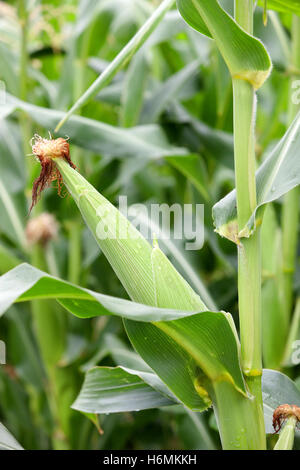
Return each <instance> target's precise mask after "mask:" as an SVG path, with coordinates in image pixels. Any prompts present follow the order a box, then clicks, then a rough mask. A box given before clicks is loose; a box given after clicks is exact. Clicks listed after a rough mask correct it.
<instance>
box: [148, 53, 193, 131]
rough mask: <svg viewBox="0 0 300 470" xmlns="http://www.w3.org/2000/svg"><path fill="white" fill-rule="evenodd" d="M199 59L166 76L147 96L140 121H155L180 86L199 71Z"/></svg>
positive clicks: (174, 96) (178, 90)
mask: <svg viewBox="0 0 300 470" xmlns="http://www.w3.org/2000/svg"><path fill="white" fill-rule="evenodd" d="M199 66H200V61H199V60H195V61H194V62H191V63H190V64H188V65H186V66H185V67H184V68H183V69H182V70H179V72H177V73H176V74H174V75H172V76H171V77H170V78H168V79H167V80H166V81H165V82H164V83H163V84H162V85H161V86H159V87H158V89H157V90H155V92H154V93H153V94H152V95H151V96H150V97H149V98H148V100H147V101H146V103H145V105H144V108H143V110H142V115H141V122H142V123H143V124H148V123H151V122H156V121H157V120H158V118H159V116H160V114H161V113H162V112H163V111H164V109H165V108H166V106H167V104H168V103H169V102H170V101H171V100H172V99H174V98H176V95H177V94H178V93H179V92H180V91H181V89H182V87H183V86H184V85H185V84H186V83H187V82H188V81H190V80H193V79H194V78H195V76H196V73H197V72H198V71H199Z"/></svg>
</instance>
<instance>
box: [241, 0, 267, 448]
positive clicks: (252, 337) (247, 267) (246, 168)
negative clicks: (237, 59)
mask: <svg viewBox="0 0 300 470" xmlns="http://www.w3.org/2000/svg"><path fill="white" fill-rule="evenodd" d="M235 19H236V21H237V23H239V24H240V25H241V26H242V27H243V28H244V29H245V30H246V31H247V32H248V33H250V34H251V33H252V32H253V1H252V0H236V1H235ZM233 96H234V154H235V176H236V191H237V214H238V229H239V231H241V230H242V229H243V228H244V227H245V225H246V223H247V222H248V220H249V218H250V216H251V214H252V213H253V211H254V209H255V207H256V180H255V168H256V160H255V108H256V97H255V91H254V89H253V87H252V86H251V85H250V84H249V83H248V82H246V81H244V80H237V79H234V80H233ZM238 266H239V270H238V292H239V317H240V336H241V359H242V368H243V371H244V374H245V375H246V380H247V384H248V387H249V389H250V392H251V393H252V395H253V396H254V398H255V399H254V404H253V406H254V408H255V410H254V411H253V410H252V413H254V422H253V426H254V428H255V429H256V431H257V434H258V440H259V443H260V446H261V447H264V446H265V433H264V417H263V405H262V392H261V374H262V359H261V357H262V345H261V343H262V321H261V250H260V230H259V229H258V228H257V229H256V232H255V233H254V234H253V235H252V236H251V237H250V238H248V239H246V238H242V239H241V243H240V245H239V247H238ZM250 416H251V414H250V415H249V417H250Z"/></svg>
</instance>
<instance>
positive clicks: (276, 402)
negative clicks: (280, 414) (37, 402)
mask: <svg viewBox="0 0 300 470" xmlns="http://www.w3.org/2000/svg"><path fill="white" fill-rule="evenodd" d="M262 392H263V402H264V413H265V424H266V433H267V434H273V433H274V428H273V424H272V420H273V413H274V411H275V410H276V408H277V407H278V406H280V405H284V404H288V405H297V406H300V391H299V390H298V388H297V387H296V384H295V383H294V382H293V381H292V380H291V379H290V378H289V377H287V376H286V375H284V374H282V373H281V372H278V371H275V370H269V369H264V371H263V377H262Z"/></svg>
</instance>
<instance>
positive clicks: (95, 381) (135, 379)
mask: <svg viewBox="0 0 300 470" xmlns="http://www.w3.org/2000/svg"><path fill="white" fill-rule="evenodd" d="M144 376H147V379H148V382H153V384H154V385H155V384H156V376H155V375H154V374H151V373H147V372H143V373H140V372H139V371H135V370H130V369H126V368H123V367H95V368H93V369H91V370H89V371H88V372H87V374H86V375H85V379H84V383H83V386H82V388H81V390H80V393H79V395H78V397H77V398H76V401H75V402H74V404H73V405H72V408H73V409H75V410H78V411H83V412H85V413H121V412H126V411H140V410H146V409H151V408H159V407H161V406H170V405H173V404H174V403H175V404H177V403H178V402H177V401H176V400H175V401H174V400H172V399H170V398H168V397H167V396H166V395H163V394H162V393H160V392H158V391H157V390H155V387H153V386H150V385H148V383H146V382H145V380H144V379H143V377H144Z"/></svg>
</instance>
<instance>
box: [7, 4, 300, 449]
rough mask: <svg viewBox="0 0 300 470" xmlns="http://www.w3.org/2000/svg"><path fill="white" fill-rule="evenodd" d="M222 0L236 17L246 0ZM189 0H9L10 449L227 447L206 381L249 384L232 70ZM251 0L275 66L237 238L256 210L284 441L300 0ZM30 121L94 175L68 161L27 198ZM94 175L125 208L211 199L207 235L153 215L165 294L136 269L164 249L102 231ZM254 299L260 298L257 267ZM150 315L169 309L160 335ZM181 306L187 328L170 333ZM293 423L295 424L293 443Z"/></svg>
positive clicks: (31, 175) (297, 352)
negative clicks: (187, 235) (112, 240)
mask: <svg viewBox="0 0 300 470" xmlns="http://www.w3.org/2000/svg"><path fill="white" fill-rule="evenodd" d="M197 1H198V0H197ZM247 1H248V0H247ZM198 3H199V4H201V3H203V4H205V3H206V1H203V2H201V1H200V0H199V2H198ZM212 3H218V2H215V0H213V2H212ZM219 3H220V4H221V6H222V7H223V8H224V9H225V10H226V11H227V12H228V13H229V15H230V17H232V15H233V14H234V12H233V7H234V1H233V0H232V1H231V0H222V1H220V2H219ZM186 5H187V3H186V2H185V0H180V1H178V2H177V5H176V2H175V1H167V0H165V1H164V2H161V1H158V0H97V1H96V0H67V1H65V2H60V1H58V0H51V1H50V0H45V1H43V0H27V1H26V0H23V1H22V0H20V1H8V2H3V1H1V2H0V80H1V82H0V90H1V93H0V98H1V103H0V275H1V277H0V315H2V314H3V316H1V318H0V340H1V341H2V343H1V345H2V346H3V345H4V343H5V354H3V357H2V358H1V355H0V358H1V359H3V360H1V361H0V362H3V364H1V365H0V447H1V448H5V449H20V448H24V449H34V450H37V449H41V450H45V449H66V450H75V449H84V450H93V449H100V450H101V449H102V450H104V449H120V450H121V449H132V450H139V449H162V450H163V449H199V450H202V449H209V450H217V449H221V447H222V441H223V447H224V435H223V437H222V431H221V438H220V434H219V430H218V424H219V423H218V422H217V421H218V420H217V419H216V416H215V414H214V408H215V402H214V399H213V398H212V400H211V395H213V394H214V393H216V395H217V394H218V393H221V391H218V389H217V388H214V392H212V393H210V390H211V389H210V387H211V384H213V386H214V377H215V375H214V374H215V373H216V374H217V373H218V374H219V375H218V377H225V376H226V377H229V379H228V384H229V383H230V386H232V387H233V388H234V393H235V394H236V395H237V396H241V397H243V400H248V399H249V396H250V392H249V389H250V388H251V386H250V385H249V383H248V382H247V380H248V376H247V367H246V362H245V360H244V356H243V354H244V352H243V342H242V359H241V358H240V351H239V340H238V339H237V335H238V334H239V333H240V323H239V305H238V259H237V245H239V241H238V240H237V238H235V237H236V235H235V234H234V229H233V225H230V221H231V220H234V221H235V219H236V205H237V204H236V196H235V193H232V191H233V190H234V188H235V186H236V182H235V181H236V180H235V164H234V145H235V144H234V142H235V141H234V132H235V135H236V133H237V129H236V128H234V99H233V87H232V70H231V69H230V67H228V61H227V56H226V51H225V54H224V53H223V49H222V45H221V49H220V43H222V37H221V40H220V39H218V36H217V39H216V40H215V41H213V40H212V39H211V38H209V37H207V35H205V34H201V33H200V32H199V28H198V26H197V25H194V24H192V26H194V27H193V28H192V27H191V21H188V20H189V16H188V15H186V16H185V15H184V13H185V10H184V8H185V6H186ZM254 6H255V11H254V31H253V34H254V36H255V37H256V38H259V39H260V40H261V41H262V43H263V44H264V46H265V48H266V51H268V54H269V56H270V58H271V60H272V64H273V67H272V70H271V65H270V64H271V62H270V64H267V65H268V73H269V72H270V75H269V77H268V79H267V80H266V82H265V83H264V85H263V86H261V87H259V89H258V91H257V109H256V114H255V116H256V139H255V149H254V150H255V154H256V168H259V170H258V176H257V188H258V189H257V194H258V200H257V204H255V213H253V214H254V215H253V214H252V215H251V217H252V218H249V220H248V218H247V219H246V222H247V225H246V224H245V230H246V232H247V233H246V232H245V233H246V235H244V236H246V237H249V240H251V239H252V238H251V236H253V235H252V234H253V232H254V231H255V230H256V231H258V228H257V227H260V226H261V228H259V230H260V231H261V258H260V259H259V263H261V276H262V277H261V302H262V358H263V367H264V372H263V379H262V380H263V382H262V383H263V384H262V395H263V401H264V412H265V424H266V434H267V447H268V448H269V449H272V448H273V447H274V445H275V444H276V442H277V440H278V435H275V434H273V432H274V429H273V428H272V415H273V412H274V410H275V408H277V407H278V406H279V405H283V404H287V403H288V404H290V405H297V406H298V407H299V406H300V366H299V364H300V300H299V298H300V297H299V293H300V269H299V237H298V235H299V195H300V193H299V191H298V188H296V186H298V185H299V182H300V163H299V162H300V134H299V122H300V117H299V115H298V117H297V113H298V111H299V110H300V19H299V16H298V15H300V3H299V2H298V1H292V0H288V1H285V2H281V1H279V0H278V1H271V0H270V1H268V2H267V6H268V11H264V2H263V1H262V2H254ZM158 7H161V11H160V14H159V15H157V17H156V20H155V21H152V23H151V24H150V25H149V23H148V26H149V29H148V30H146V29H145V27H144V26H143V25H145V23H146V22H147V21H148V22H149V18H150V19H151V18H153V15H155V12H156V11H157V8H158ZM188 13H189V12H188ZM181 14H182V15H183V16H184V17H185V19H186V20H187V22H186V21H184V19H183V17H182V16H181ZM203 17H204V16H203ZM188 23H189V24H188ZM146 25H147V23H146ZM141 28H142V29H141ZM143 28H144V30H143ZM197 29H198V31H197ZM141 31H142V40H139V36H138V35H139V32H141ZM295 31H296V32H295ZM137 33H138V34H137ZM136 34H137V35H136ZM140 37H141V36H140ZM132 38H136V42H135V43H134V42H133V43H132V42H130V41H132ZM242 40H243V38H242V39H241V41H242ZM252 46H253V47H254V46H255V44H254V45H253V44H249V45H247V48H246V51H247V54H248V52H249V50H250V49H251V47H252ZM220 51H221V53H220ZM245 54H246V53H245ZM224 57H225V58H224ZM228 60H230V59H228ZM266 60H267V59H266ZM99 80H100V81H99ZM240 81H242V80H240ZM91 86H93V87H94V88H92V89H90V88H89V87H91ZM88 89H89V90H90V92H89V94H88V95H86V94H85V92H86V90H88ZM74 103H75V107H74ZM291 103H292V104H291ZM72 107H73V108H72ZM245 107H246V104H245ZM71 108H72V115H71V114H70V115H67V117H66V113H67V111H69V110H70V109H71ZM254 119H255V118H254ZM236 122H237V125H238V122H239V119H238V118H237V121H236ZM59 123H60V125H59ZM58 125H59V126H58ZM57 126H58V127H59V129H58V127H57ZM55 128H56V129H55ZM55 130H56V131H57V132H55ZM49 133H50V134H49ZM33 136H41V137H42V138H46V139H49V140H50V139H51V138H52V137H53V138H57V137H62V138H64V139H66V140H67V142H68V143H69V145H70V155H71V159H72V161H73V163H74V165H76V167H77V170H78V172H76V174H80V175H81V177H82V179H76V178H77V176H74V174H75V170H74V171H73V170H72V172H71V170H70V169H69V168H66V167H67V165H66V164H65V162H60V163H58V164H57V166H58V169H59V171H60V172H61V174H62V179H63V181H64V182H65V185H66V186H64V185H62V187H61V188H58V184H57V183H55V182H53V183H52V184H50V185H49V187H48V188H46V190H45V191H44V192H43V195H42V196H41V197H40V198H38V201H37V204H36V205H35V207H34V208H33V209H32V211H31V212H30V211H29V209H30V206H31V197H32V186H33V184H34V181H35V180H36V178H37V177H38V175H39V174H40V165H39V163H38V162H37V161H36V159H35V158H33V156H32V153H33V151H32V148H31V144H32V138H33ZM35 139H38V137H35ZM281 139H282V140H281ZM241 140H243V136H242V137H241ZM270 156H271V157H270ZM272 156H273V157H272ZM268 159H269V160H268ZM256 168H255V169H256ZM261 169H262V170H261ZM236 171H237V170H236ZM249 171H250V170H249ZM276 172H278V174H279V176H278V175H277V173H276ZM275 173H276V174H275ZM276 175H277V176H276ZM271 176H272V177H271ZM78 178H80V176H78ZM272 178H273V179H272ZM87 181H88V182H89V183H90V184H91V185H92V186H93V187H94V188H95V189H96V190H97V191H98V192H99V193H101V195H102V196H103V197H105V198H106V199H105V200H106V201H108V202H107V204H109V203H111V204H112V205H113V206H115V207H118V202H119V196H120V195H122V196H126V197H127V201H128V205H129V206H131V205H133V204H143V205H144V207H145V208H150V207H151V205H153V204H159V205H161V204H168V206H169V207H171V206H172V205H173V204H179V205H180V206H181V207H183V206H184V204H189V205H191V207H195V206H196V205H197V204H203V205H204V221H203V231H204V244H203V247H202V248H201V249H197V250H187V249H186V241H187V240H185V239H184V238H182V239H181V240H174V239H170V240H164V239H163V237H161V234H160V233H159V229H158V231H157V227H153V226H151V224H150V222H149V221H148V222H147V221H146V222H147V223H148V225H149V224H150V233H151V236H152V239H151V240H150V246H152V247H154V248H153V252H151V262H152V267H153V258H152V256H154V255H153V253H154V251H155V250H157V251H155V256H157V258H155V260H157V261H156V262H157V263H158V264H157V266H158V268H157V269H156V270H155V267H154V268H153V269H154V274H155V276H156V277H155V276H154V277H155V283H156V284H155V299H156V303H155V304H154V303H151V302H152V301H151V295H152V294H151V292H152V291H151V289H152V285H151V282H150V281H149V284H147V282H148V281H147V279H148V278H147V276H146V275H145V278H143V277H142V274H143V273H144V271H145V272H146V268H147V266H148V265H147V263H148V262H149V263H150V261H149V260H148V258H149V257H150V254H149V253H150V251H151V250H152V248H150V247H149V245H147V246H146V245H144V244H143V243H144V240H143V241H141V244H140V250H141V251H139V248H136V246H139V245H134V244H133V242H132V245H130V247H128V252H126V253H125V251H126V250H125V248H124V252H123V251H122V254H121V255H120V259H121V261H120V260H118V259H117V258H116V257H117V256H118V253H117V255H116V254H115V251H117V249H116V248H114V247H113V248H111V247H109V246H106V245H105V244H104V245H103V246H102V245H101V244H100V247H99V246H98V245H97V243H96V241H95V238H94V237H93V232H94V235H95V231H96V227H95V222H94V215H93V210H94V208H95V207H96V206H95V207H94V205H93V204H94V201H96V202H99V204H101V203H102V202H103V200H102V199H99V198H100V195H99V193H98V192H97V193H96V192H95V193H94V192H93V191H94V190H92V189H91V187H90V186H85V184H88V183H87ZM270 181H271V183H270ZM267 186H268V187H267ZM78 188H79V189H78ZM82 188H85V191H86V193H80V191H83V190H82ZM77 189H78V191H79V192H78V194H77V193H76V191H77ZM245 191H246V189H245ZM58 192H60V195H58V194H57V193H58ZM82 194H88V197H87V198H86V199H84V197H81V196H82ZM228 194H229V197H227V198H226V200H224V199H223V198H224V197H225V196H226V195H228ZM59 196H61V197H59ZM102 196H101V197H102ZM287 198H289V199H287ZM74 201H75V202H74ZM219 201H220V202H219ZM224 201H225V202H224ZM238 202H239V200H238ZM76 204H77V205H78V207H79V209H80V210H78V207H77V205H76ZM105 204H106V202H105ZM107 207H108V209H107V210H109V211H110V210H112V209H110V207H111V206H110V205H108V206H107ZM213 208H214V209H213ZM290 209H291V210H290ZM212 213H214V218H213V217H212ZM173 222H174V221H173ZM224 227H225V228H224ZM173 228H174V227H173ZM216 229H217V231H218V232H219V233H217V231H216ZM219 234H221V235H222V236H220V235H219ZM240 234H241V232H240V233H239V236H240ZM247 240H248V239H247ZM137 243H138V242H137ZM246 243H247V242H246ZM147 247H149V248H147ZM148 249H149V253H148V251H147V250H148ZM120 250H121V248H120ZM122 250H123V246H122ZM130 250H131V251H130ZM120 252H121V251H120ZM163 253H164V254H165V255H166V256H167V257H168V259H169V260H170V261H171V263H172V265H173V266H174V268H172V267H171V266H170V265H169V264H167V261H166V258H165V257H164V254H163ZM147 257H148V258H147ZM140 260H141V261H140ZM145 260H146V261H145ZM122 263H123V264H122ZM139 263H140V264H139ZM142 263H145V264H143V265H142ZM155 266H156V265H155ZM161 266H162V270H161ZM126 269H128V272H127V271H126ZM175 269H176V271H175ZM41 273H42V274H41ZM141 273H142V274H141ZM178 273H179V274H178ZM258 278H259V276H258ZM183 279H184V280H185V281H186V283H184V281H183ZM259 282H260V278H259ZM172 289H173V290H172ZM239 289H241V285H240V283H239ZM247 295H248V297H247ZM108 296H109V297H108ZM198 296H199V297H198ZM245 298H246V302H248V301H249V304H250V303H251V299H252V291H251V287H250V285H249V291H248V294H247V292H246V294H245ZM120 299H121V300H120ZM123 299H124V300H123ZM187 299H188V300H187ZM132 301H133V302H132ZM135 302H137V303H135ZM199 302H200V303H199ZM151 305H152V306H153V308H152V307H151ZM154 305H155V307H154ZM167 309H169V310H167ZM178 311H181V314H180V315H179V313H178ZM186 311H194V313H196V312H197V313H198V315H197V316H195V317H190V316H187V317H186V316H185V315H187V312H186ZM174 312H177V313H176V314H175V313H174ZM182 312H183V313H182ZM199 312H200V313H199ZM201 312H202V313H201ZM212 312H215V313H212ZM224 312H230V314H231V316H230V315H229V314H227V313H226V314H224ZM200 315H202V317H201V319H200ZM212 315H215V316H214V317H213V318H214V319H216V320H215V321H216V322H217V321H218V322H219V323H218V324H217V323H216V326H214V325H213V321H214V320H213V319H212ZM196 317H197V318H196ZM192 318H193V319H194V322H195V323H192ZM189 319H190V320H191V321H188V320H189ZM133 320H137V321H133ZM166 320H171V321H170V322H169V321H166ZM196 320H197V321H196ZM146 322H154V323H155V322H158V323H157V325H159V328H158V330H159V331H160V333H159V334H158V333H157V336H155V335H156V333H154V332H153V331H152V329H154V326H153V324H152V323H146ZM176 322H181V323H177V325H180V329H179V328H178V330H176V329H175V327H174V331H173V330H172V326H171V327H170V331H169V329H168V328H169V326H168V325H169V323H170V324H173V323H176ZM201 322H202V323H201ZM233 323H234V324H235V325H236V329H235V327H233V326H232V325H233ZM141 324H142V325H144V330H143V331H142V330H141V331H140V330H139V328H140V329H141V328H142V327H140V326H139V325H141ZM206 325H207V328H211V330H209V331H214V333H213V334H214V335H215V336H214V339H213V342H214V344H215V345H214V346H212V343H213V342H212V341H210V339H207V338H206V337H205V334H204V333H203V331H204V332H205V331H208V330H205V328H206ZM229 325H231V327H230V326H229ZM213 328H215V329H214V330H213ZM171 330H172V331H171ZM175 330H176V331H175ZM250 330H251V328H250V326H249V327H248V330H246V331H247V332H248V334H249V337H250V336H251V331H250ZM193 333H194V336H193ZM167 334H168V335H170V336H168V338H171V339H170V343H168V344H170V349H167V348H166V350H164V344H166V342H165V339H166V337H167ZM152 335H153V336H152ZM164 335H165V336H164ZM178 335H182V336H181V337H180V339H179V340H178V341H181V343H180V344H181V345H184V344H185V343H186V342H188V341H186V339H187V338H189V341H190V342H188V343H189V344H188V345H187V348H186V349H184V346H182V348H183V349H182V350H181V349H180V351H181V352H180V353H179V352H178V356H177V355H176V354H175V353H174V355H173V353H172V352H171V346H172V347H174V344H175V341H177V339H178ZM240 336H241V340H242V341H243V333H242V334H241V335H240ZM143 340H144V343H143ZM197 341H198V342H199V343H200V342H201V348H202V349H201V348H200V352H199V351H197V352H194V349H195V348H194V345H197ZM206 341H207V342H206ZM173 343H174V344H173ZM203 345H204V346H203ZM213 347H214V348H215V349H213ZM147 348H148V349H147ZM2 349H3V350H4V348H2ZM183 350H184V351H185V352H184V354H183V352H182V351H183ZM174 351H175V350H174ZM177 351H179V350H177ZM186 351H188V352H186ZM191 351H192V352H191ZM203 351H204V353H203ZM211 351H212V352H211ZM190 352H191V356H189V355H188V354H190ZM205 353H206V354H207V357H208V356H209V359H207V358H206V357H204V356H205ZM246 353H247V351H246ZM203 355H204V356H203ZM190 357H192V359H190ZM194 359H195V361H194ZM209 360H210V361H211V362H209ZM206 361H207V362H206ZM218 361H219V362H218ZM195 364H197V366H196V365H195ZM199 364H200V365H199ZM241 364H242V365H241ZM253 364H255V357H254V360H253V362H252V363H251V366H253ZM249 367H250V366H249ZM190 368H191V370H192V372H190ZM254 368H255V367H254V366H253V368H252V369H251V372H253V370H254ZM249 370H250V368H249ZM153 371H155V373H154V372H153ZM215 371H216V372H215ZM185 372H186V375H187V377H186V376H185ZM189 374H190V375H189ZM250 375H251V374H250ZM191 377H192V378H191ZM207 381H209V384H207ZM228 384H227V385H228ZM232 384H233V385H232ZM228 386H229V385H228ZM248 387H249V389H248ZM206 390H208V391H209V393H207V391H206ZM248 392H249V393H248ZM251 393H253V395H254V392H253V390H251ZM209 395H210V396H209ZM245 397H248V398H245ZM239 400H242V398H239ZM212 403H213V405H214V406H213V407H211V404H212ZM200 411H202V412H200ZM220 420H221V421H222V415H221V418H220ZM299 420H300V418H299ZM249 426H250V424H249ZM221 427H222V426H221ZM254 432H255V430H254ZM299 436H300V435H299V430H298V431H297V430H296V434H295V441H294V448H295V449H300V437H299ZM241 445H242V444H241ZM225 447H226V445H225Z"/></svg>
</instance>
